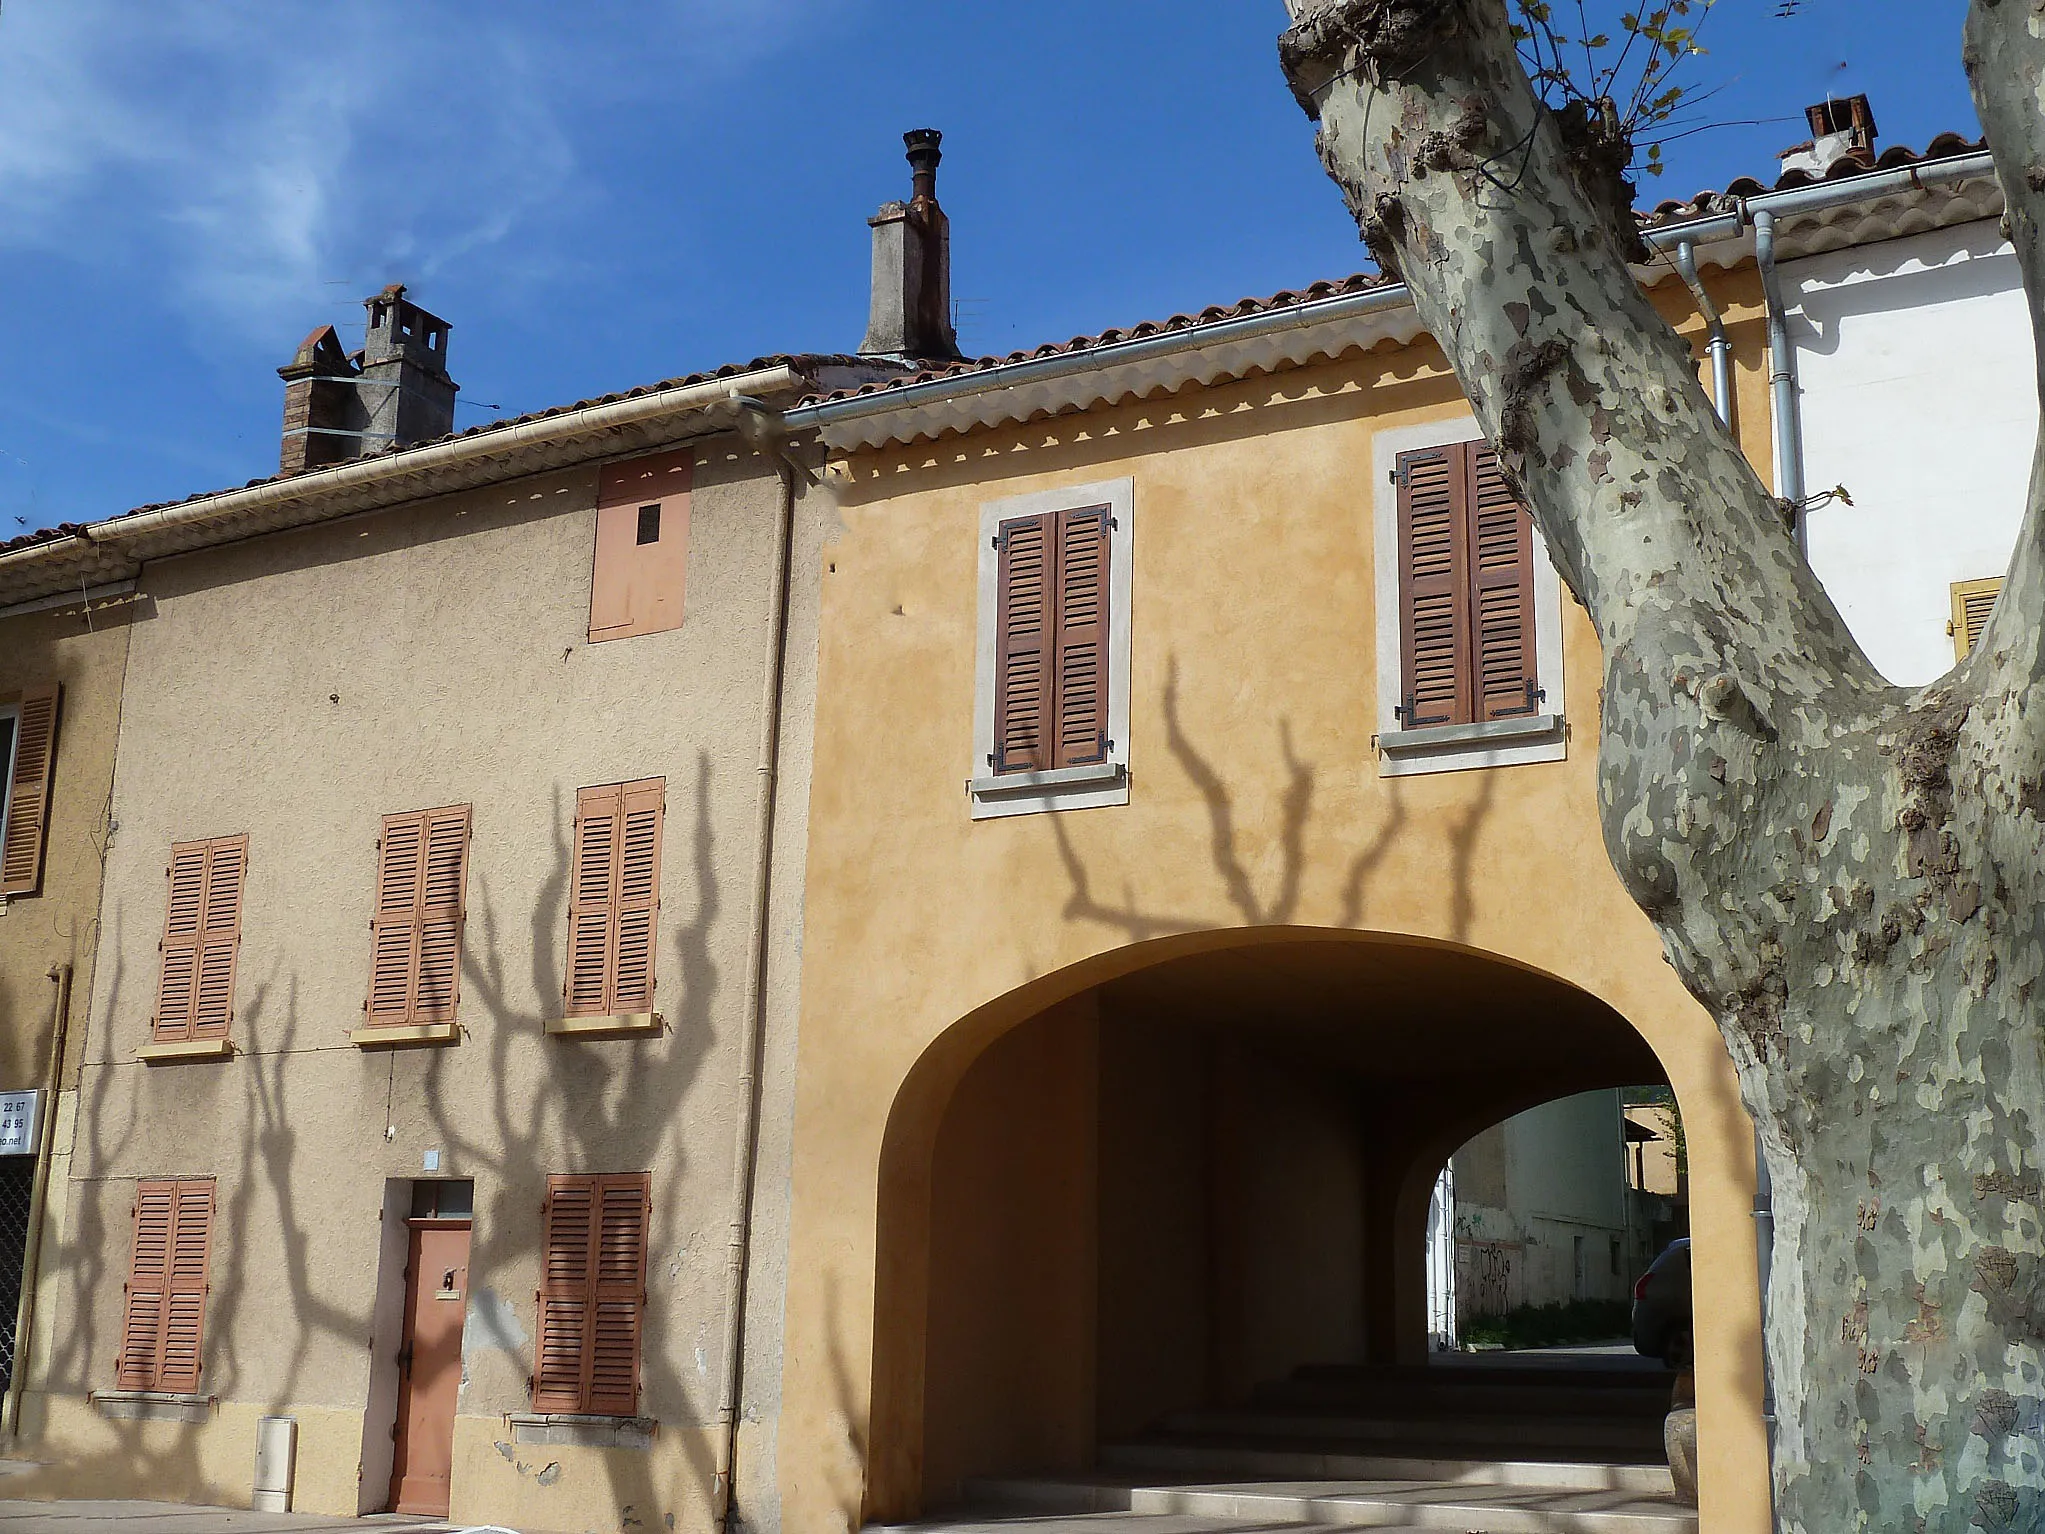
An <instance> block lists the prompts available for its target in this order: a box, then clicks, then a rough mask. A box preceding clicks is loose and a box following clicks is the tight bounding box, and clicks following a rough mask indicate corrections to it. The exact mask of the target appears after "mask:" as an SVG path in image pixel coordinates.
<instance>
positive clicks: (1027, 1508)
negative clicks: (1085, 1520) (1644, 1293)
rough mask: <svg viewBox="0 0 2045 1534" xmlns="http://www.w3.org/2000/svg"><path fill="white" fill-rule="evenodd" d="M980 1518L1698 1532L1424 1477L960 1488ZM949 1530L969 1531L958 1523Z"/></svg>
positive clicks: (1530, 1491) (1612, 1492) (1013, 1483)
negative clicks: (1106, 1516) (1112, 1517)
mask: <svg viewBox="0 0 2045 1534" xmlns="http://www.w3.org/2000/svg"><path fill="white" fill-rule="evenodd" d="M966 1494H967V1499H968V1504H969V1508H968V1511H969V1512H970V1513H979V1514H982V1515H985V1516H998V1515H1010V1516H1016V1515H1026V1516H1031V1517H1046V1516H1056V1515H1058V1514H1066V1515H1075V1514H1099V1513H1136V1514H1146V1515H1177V1516H1181V1517H1191V1518H1213V1519H1221V1520H1234V1521H1237V1522H1240V1523H1245V1524H1250V1525H1253V1526H1258V1525H1270V1524H1313V1525H1316V1526H1319V1527H1341V1528H1373V1529H1409V1530H1414V1529H1439V1530H1451V1531H1457V1534H1696V1529H1697V1512H1696V1510H1695V1509H1694V1508H1688V1507H1681V1506H1678V1505H1677V1504H1676V1503H1675V1502H1674V1501H1673V1500H1672V1499H1670V1498H1668V1497H1666V1496H1653V1495H1649V1494H1645V1493H1642V1492H1639V1491H1634V1490H1628V1489H1606V1490H1585V1489H1581V1488H1577V1487H1558V1486H1555V1485H1552V1484H1540V1483H1526V1482H1521V1483H1513V1482H1484V1481H1468V1480H1431V1479H1383V1480H1379V1479H1371V1480H1351V1479H1328V1480H1304V1481H1254V1482H1234V1483H1230V1482H1177V1481H1169V1482H1159V1481H1128V1480H1121V1479H1115V1478H1110V1477H1104V1476H1071V1477H1065V1476H1060V1477H1035V1478H1029V1479H1008V1480H979V1481H971V1482H968V1483H967V1486H966ZM953 1526H954V1527H970V1526H971V1525H970V1523H959V1524H955V1525H953Z"/></svg>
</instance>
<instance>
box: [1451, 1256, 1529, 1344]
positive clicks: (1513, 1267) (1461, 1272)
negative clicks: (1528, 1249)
mask: <svg viewBox="0 0 2045 1534" xmlns="http://www.w3.org/2000/svg"><path fill="white" fill-rule="evenodd" d="M1524 1248H1525V1243H1524V1242H1519V1241H1474V1240H1471V1239H1469V1238H1468V1237H1464V1236H1458V1237H1457V1238H1456V1322H1457V1324H1458V1325H1459V1326H1460V1325H1463V1324H1465V1323H1467V1322H1468V1321H1469V1320H1470V1319H1471V1318H1472V1317H1476V1316H1502V1315H1504V1314H1505V1313H1506V1312H1507V1311H1509V1310H1511V1309H1512V1308H1513V1307H1514V1306H1516V1305H1518V1304H1519V1302H1520V1281H1519V1279H1520V1259H1521V1257H1522V1255H1523V1254H1524Z"/></svg>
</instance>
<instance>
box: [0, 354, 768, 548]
mask: <svg viewBox="0 0 2045 1534" xmlns="http://www.w3.org/2000/svg"><path fill="white" fill-rule="evenodd" d="M806 383H807V380H806V379H805V378H804V377H803V375H802V374H800V373H798V372H797V371H796V370H795V369H794V368H792V367H790V366H789V365H788V364H786V363H777V364H776V365H775V366H773V367H771V368H762V369H758V370H756V371H754V372H750V373H735V374H733V375H732V376H731V377H729V378H718V379H711V380H707V381H705V382H703V383H697V384H686V385H683V386H682V387H680V388H674V389H662V390H658V391H656V392H654V393H652V394H642V395H639V396H637V397H635V398H632V399H623V400H613V401H612V402H611V403H609V404H607V405H590V406H586V407H584V408H583V409H580V410H567V411H563V412H562V413H561V414H559V415H550V416H543V417H541V418H539V419H537V420H532V421H526V422H524V423H522V424H520V425H517V426H507V427H504V428H502V429H500V430H497V431H490V432H483V433H479V434H478V435H476V436H473V437H457V438H454V439H453V440H451V441H447V442H436V443H433V444H431V445H430V446H427V447H419V448H409V449H406V450H404V451H402V452H398V453H393V454H390V455H387V456H383V457H377V458H357V459H354V460H352V461H351V462H348V463H343V464H336V465H334V466H333V467H332V468H326V469H316V470H314V471H313V472H312V473H310V474H297V475H293V476H292V477H291V478H289V479H276V480H268V481H265V482H264V483H262V484H259V485H252V486H250V487H248V488H247V489H243V490H227V491H223V492H221V493H220V494H218V495H209V496H206V497H204V498H203V499H200V500H196V501H181V502H179V503H178V504H177V505H175V506H160V507H158V508H156V509H155V510H153V511H138V512H129V513H127V514H125V515H123V516H118V517H109V518H107V519H105V520H104V521H100V522H94V523H91V524H89V525H88V526H86V527H85V528H83V529H82V530H81V531H79V532H77V533H73V534H72V535H71V536H70V537H68V538H53V539H51V540H50V541H49V542H47V543H37V544H30V545H29V546H28V547H26V548H20V549H12V550H9V551H7V552H5V553H0V575H4V574H6V573H7V572H8V571H9V570H12V569H15V568H19V567H21V566H24V565H34V564H38V563H41V562H42V561H45V560H49V559H51V558H52V557H53V556H55V555H56V554H58V553H59V552H60V551H62V552H66V553H69V552H76V551H78V550H80V549H101V550H112V551H117V552H118V554H120V555H122V556H125V557H127V558H140V557H143V556H142V555H141V554H139V553H136V552H133V551H131V550H130V549H129V548H128V547H127V546H128V545H132V544H135V543H138V542H142V541H145V540H147V539H149V538H150V537H151V536H152V535H154V534H158V533H165V532H173V531H181V530H184V529H192V530H195V531H196V530H198V529H201V528H203V527H205V526H206V525H207V524H209V523H214V522H225V521H228V520H230V519H233V518H237V517H241V516H245V515H248V514H250V513H253V512H258V511H264V510H269V509H272V508H276V507H282V506H286V505H289V504H291V503H293V502H303V501H317V500H320V499H322V498H324V497H327V496H331V495H334V494H337V493H339V492H342V491H348V490H369V489H377V488H384V487H388V488H391V489H393V490H396V489H398V487H400V486H402V485H404V484H405V483H406V482H407V481H410V480H413V479H418V478H423V477H425V476H428V475H431V474H433V473H435V472H437V471H440V470H443V469H447V468H451V467H454V466H457V465H463V464H473V463H479V462H482V461H485V460H501V459H505V458H508V457H511V456H513V455H516V454H518V453H520V452H523V451H526V450H529V449H534V448H539V447H545V446H550V445H555V444H559V443H563V442H567V441H570V440H572V439H574V438H576V437H584V436H591V435H594V434H596V433H599V432H604V431H614V430H618V429H621V428H625V427H630V426H640V425H645V424H647V423H648V422H651V421H656V420H659V419H661V418H663V417H666V416H677V415H687V414H691V413H694V412H696V411H700V410H703V409H705V408H707V407H709V406H713V405H718V404H722V403H725V402H728V401H732V400H735V399H736V398H737V397H738V396H740V395H759V394H773V393H777V392H780V391H783V390H792V389H798V388H801V387H804V386H805V384H806ZM502 471H503V475H504V477H509V476H510V475H512V474H514V473H517V472H519V471H518V470H517V469H516V468H514V467H513V466H512V465H510V464H508V463H507V464H504V465H502ZM394 499H395V497H394ZM362 509H364V508H363V507H361V506H359V505H351V506H350V507H349V508H348V510H350V511H357V510H362Z"/></svg>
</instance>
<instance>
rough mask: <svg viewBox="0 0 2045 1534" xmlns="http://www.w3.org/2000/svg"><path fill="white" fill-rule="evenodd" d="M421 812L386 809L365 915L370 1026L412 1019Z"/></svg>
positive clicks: (422, 829)
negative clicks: (372, 899)
mask: <svg viewBox="0 0 2045 1534" xmlns="http://www.w3.org/2000/svg"><path fill="white" fill-rule="evenodd" d="M425 841H426V817H425V816H424V815H423V814H413V815H386V816H384V818H383V838H382V840H381V841H380V842H379V843H378V844H377V851H376V908H375V910H374V911H373V912H372V913H371V915H370V918H369V929H370V962H369V1004H368V1007H367V1009H366V1010H367V1012H368V1014H369V1023H370V1025H371V1026H372V1027H390V1026H396V1025H397V1024H400V1023H404V1022H407V1021H409V1020H410V1018H411V1016H412V995H413V990H414V978H415V977H416V976H417V974H418V971H419V919H418V918H419V883H420V879H419V865H420V857H421V854H422V853H423V852H424V850H425Z"/></svg>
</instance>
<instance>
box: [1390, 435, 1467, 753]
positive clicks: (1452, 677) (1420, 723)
mask: <svg viewBox="0 0 2045 1534" xmlns="http://www.w3.org/2000/svg"><path fill="white" fill-rule="evenodd" d="M1398 472H1399V605H1400V649H1401V655H1400V669H1399V675H1400V681H1401V685H1400V689H1399V692H1400V714H1399V722H1400V724H1401V725H1402V726H1403V727H1404V728H1406V729H1409V730H1417V729H1424V728H1426V727H1427V726H1429V725H1437V724H1466V723H1468V722H1469V719H1470V630H1469V613H1468V595H1467V594H1468V590H1469V577H1468V575H1467V573H1466V572H1467V569H1468V560H1467V557H1466V552H1465V548H1464V542H1465V537H1466V532H1467V527H1468V516H1467V513H1466V510H1465V506H1464V477H1463V462H1462V452H1461V450H1460V449H1459V448H1455V447H1447V448H1439V447H1438V448H1428V449H1426V450H1424V451H1421V452H1416V453H1401V454H1400V455H1399V470H1398Z"/></svg>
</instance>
